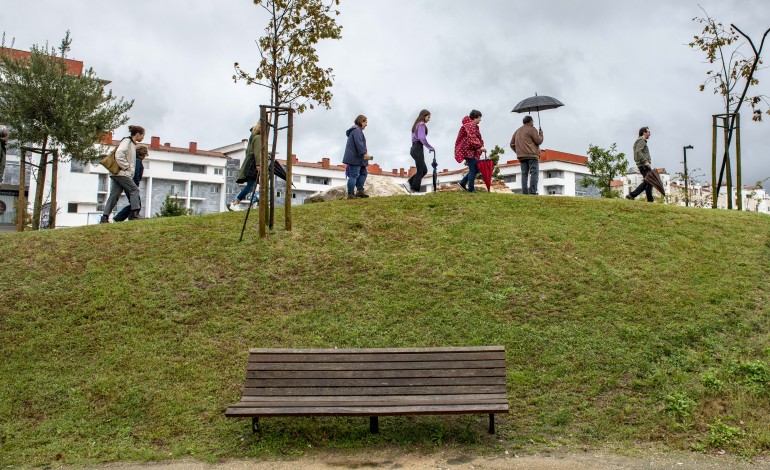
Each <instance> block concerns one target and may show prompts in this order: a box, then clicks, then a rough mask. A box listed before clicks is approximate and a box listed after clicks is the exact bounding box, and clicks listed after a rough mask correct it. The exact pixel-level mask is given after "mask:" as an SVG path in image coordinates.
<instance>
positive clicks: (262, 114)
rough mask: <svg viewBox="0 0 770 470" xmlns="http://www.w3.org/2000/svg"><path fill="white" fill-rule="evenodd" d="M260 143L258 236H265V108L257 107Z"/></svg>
mask: <svg viewBox="0 0 770 470" xmlns="http://www.w3.org/2000/svg"><path fill="white" fill-rule="evenodd" d="M259 126H260V129H261V133H260V145H259V238H265V237H267V231H266V230H265V223H266V222H267V138H268V129H269V127H268V125H267V109H266V107H265V106H264V105H262V106H260V107H259Z"/></svg>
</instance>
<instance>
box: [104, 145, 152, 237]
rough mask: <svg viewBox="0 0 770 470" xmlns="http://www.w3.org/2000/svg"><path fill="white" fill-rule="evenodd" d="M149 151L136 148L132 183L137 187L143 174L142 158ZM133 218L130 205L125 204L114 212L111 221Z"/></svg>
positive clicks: (140, 200)
mask: <svg viewBox="0 0 770 470" xmlns="http://www.w3.org/2000/svg"><path fill="white" fill-rule="evenodd" d="M149 153H150V152H149V151H148V150H147V147H138V148H137V149H136V169H134V184H136V186H137V187H139V183H141V182H142V176H144V163H143V162H142V160H144V159H145V158H147V155H148V154H149ZM125 194H126V198H128V192H126V193H125ZM141 205H142V198H141V196H140V197H139V206H140V207H141ZM126 219H128V220H133V217H131V205H130V204H129V205H127V206H126V207H124V208H123V209H121V210H120V211H118V213H117V214H115V217H113V219H112V220H113V221H115V222H123V221H124V220H126Z"/></svg>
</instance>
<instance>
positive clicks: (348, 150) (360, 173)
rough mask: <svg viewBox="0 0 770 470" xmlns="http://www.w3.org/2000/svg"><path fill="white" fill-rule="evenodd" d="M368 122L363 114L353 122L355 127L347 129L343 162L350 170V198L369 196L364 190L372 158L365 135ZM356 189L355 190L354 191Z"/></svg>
mask: <svg viewBox="0 0 770 470" xmlns="http://www.w3.org/2000/svg"><path fill="white" fill-rule="evenodd" d="M368 124H369V122H368V119H367V118H366V116H364V115H363V114H362V115H359V116H358V117H357V118H356V120H355V121H354V122H353V127H351V128H350V129H348V130H347V131H345V135H346V136H347V138H348V142H347V144H346V145H345V156H344V157H343V158H342V163H344V164H346V165H347V166H348V168H347V169H348V170H349V174H348V199H356V198H367V197H369V195H368V194H366V193H365V192H364V183H365V182H366V176H367V175H368V174H369V172H368V171H366V166H367V165H368V164H369V160H371V159H372V157H371V156H369V152H368V150H367V149H366V137H365V136H364V129H366V126H367V125H368ZM354 190H355V192H353V191H354Z"/></svg>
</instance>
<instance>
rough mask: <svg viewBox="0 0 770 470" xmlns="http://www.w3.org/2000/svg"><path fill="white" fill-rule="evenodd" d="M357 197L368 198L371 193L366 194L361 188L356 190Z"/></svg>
mask: <svg viewBox="0 0 770 470" xmlns="http://www.w3.org/2000/svg"><path fill="white" fill-rule="evenodd" d="M356 197H360V198H367V197H369V195H368V194H366V193H365V192H364V190H363V189H359V190H358V191H356Z"/></svg>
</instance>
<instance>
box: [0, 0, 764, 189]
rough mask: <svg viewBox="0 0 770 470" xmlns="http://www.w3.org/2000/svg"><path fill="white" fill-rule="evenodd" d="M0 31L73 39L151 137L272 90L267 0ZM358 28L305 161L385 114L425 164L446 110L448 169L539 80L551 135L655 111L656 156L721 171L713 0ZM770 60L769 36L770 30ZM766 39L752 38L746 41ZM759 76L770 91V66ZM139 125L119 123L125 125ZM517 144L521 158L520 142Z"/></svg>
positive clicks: (619, 136) (33, 17)
mask: <svg viewBox="0 0 770 470" xmlns="http://www.w3.org/2000/svg"><path fill="white" fill-rule="evenodd" d="M1 5H2V7H1V8H2V14H1V15H0V30H2V31H5V33H6V35H7V36H8V38H15V47H16V48H17V49H24V50H28V49H29V48H30V46H31V45H32V44H44V43H45V42H46V41H48V42H50V43H51V44H58V43H59V42H60V41H61V38H62V37H63V36H64V34H65V32H66V31H67V30H70V31H71V33H72V37H73V39H74V42H73V45H72V52H71V55H70V57H71V58H74V59H77V60H81V61H83V62H84V63H85V65H86V67H93V69H94V70H95V71H96V73H97V75H98V76H99V77H100V78H104V79H107V80H111V81H112V83H111V85H110V86H111V87H112V90H113V92H114V93H115V94H116V95H117V96H123V97H126V98H127V99H133V100H135V102H134V107H133V109H132V110H131V111H130V113H129V114H130V117H131V123H134V124H140V125H143V126H144V127H145V128H146V129H147V134H148V139H147V140H148V141H149V136H159V137H160V138H161V141H162V142H170V143H171V144H172V145H176V146H186V145H187V144H188V142H190V141H196V142H198V147H199V148H202V149H212V148H215V147H220V146H224V145H227V144H230V143H234V142H238V141H240V140H241V139H244V138H246V137H247V132H248V129H249V127H250V126H251V125H252V124H253V123H254V122H255V121H256V119H257V118H258V116H259V108H258V106H259V105H260V104H265V103H266V102H267V100H268V95H267V94H266V92H264V91H263V89H262V88H260V87H256V86H246V85H245V84H243V83H242V82H239V83H234V82H233V80H232V75H233V63H234V62H239V63H240V64H241V65H242V66H244V67H245V68H246V69H253V67H254V66H256V64H257V57H258V55H257V49H256V45H255V40H256V39H257V38H258V37H259V36H260V35H261V34H262V33H263V30H264V27H265V26H266V24H267V19H266V17H265V16H264V13H263V11H262V9H261V8H259V7H257V6H255V5H253V4H252V2H251V1H250V0H218V1H211V0H185V1H181V0H162V1H158V0H133V1H131V2H125V1H117V0H100V1H95V0H93V1H87V0H79V1H74V2H63V1H61V0H2V4H1ZM700 5H702V6H703V7H704V8H705V9H706V10H707V11H708V12H709V13H710V14H711V16H713V17H715V18H717V19H718V20H720V21H723V22H725V23H735V24H736V25H738V26H739V27H740V28H741V29H743V30H744V31H745V32H746V33H747V34H749V35H751V36H752V37H753V38H755V40H758V39H759V38H760V37H761V34H762V33H763V32H764V31H765V30H766V29H767V28H768V27H770V2H768V1H767V0H702V1H701V2H700ZM339 9H340V10H341V15H340V16H339V17H338V21H339V22H340V24H341V25H342V26H343V32H342V35H343V38H342V39H341V40H339V41H327V42H325V43H321V44H320V46H319V52H320V64H321V65H322V66H323V67H332V68H333V69H334V75H335V81H334V86H333V88H332V92H333V93H334V99H333V100H332V107H331V109H330V110H325V109H316V110H313V111H308V112H306V113H304V114H302V115H300V116H298V118H297V124H296V131H295V143H294V151H295V153H296V154H297V155H298V157H299V158H300V160H303V161H319V160H320V159H321V158H322V157H330V158H331V159H332V162H334V163H340V162H341V160H342V153H343V148H344V144H345V135H344V131H345V130H346V129H347V128H348V127H350V125H351V124H352V121H353V119H354V118H355V117H356V116H357V115H358V114H365V115H367V116H368V117H369V127H368V128H367V130H366V135H367V141H368V145H369V150H370V153H371V154H372V155H375V157H376V160H375V161H376V162H377V163H379V164H381V166H383V167H384V168H385V169H392V168H399V167H408V166H409V165H411V164H412V163H413V161H412V159H411V158H410V157H409V148H410V140H409V135H410V128H411V125H412V123H413V121H414V119H415V118H416V116H417V114H418V113H419V111H420V109H422V108H427V109H429V110H430V111H431V112H432V118H433V119H432V121H431V123H430V125H429V128H430V133H429V135H428V140H429V141H430V142H431V143H432V144H433V145H434V146H435V147H436V149H437V154H438V160H439V169H444V168H449V169H456V168H459V165H458V164H457V163H455V161H454V158H453V146H454V140H455V137H456V135H457V130H458V128H459V125H460V121H461V119H462V117H463V116H465V115H466V114H468V112H469V111H470V110H471V109H474V108H475V109H479V110H480V111H481V112H482V113H483V115H484V116H483V120H482V123H481V133H482V136H483V138H484V140H485V143H486V146H487V148H490V149H491V148H492V147H494V146H495V145H500V146H501V147H504V148H506V149H508V143H509V141H510V138H511V135H512V133H513V131H514V130H515V129H516V128H517V127H518V126H520V125H521V119H522V117H523V116H522V115H519V114H512V113H511V112H510V111H511V109H512V108H513V106H514V105H515V104H516V103H517V102H518V101H520V100H522V99H524V98H526V97H528V96H531V95H534V94H535V93H536V92H537V93H538V94H542V95H549V96H553V97H555V98H558V99H559V100H560V101H562V102H563V103H564V104H565V106H564V107H563V108H560V109H556V110H551V111H545V112H542V113H541V120H542V127H543V130H544V133H545V142H544V144H543V148H548V149H553V150H559V151H563V152H570V153H575V154H579V155H586V152H587V149H588V146H589V144H594V145H598V146H600V147H609V146H610V145H611V144H612V143H614V142H617V144H618V149H619V150H620V151H622V152H625V153H626V155H627V156H628V158H629V160H630V161H632V156H631V153H632V144H633V142H634V140H635V139H636V137H637V132H638V129H639V127H641V126H643V125H647V126H650V127H651V130H652V137H651V139H650V142H649V145H650V151H651V154H652V160H653V164H654V166H657V167H665V168H666V169H667V170H668V171H669V173H672V174H673V173H676V172H678V171H682V165H681V162H682V153H683V151H682V148H683V146H685V145H693V146H694V147H695V149H694V150H690V151H688V165H689V167H690V169H691V170H694V169H695V168H700V169H701V170H700V173H701V174H703V175H704V177H703V178H701V179H703V180H704V181H705V180H709V179H710V172H711V170H710V168H711V166H710V165H711V163H710V162H711V160H710V159H711V115H712V114H715V113H719V112H722V100H721V98H720V97H719V96H716V95H713V94H712V93H711V92H710V91H707V92H699V91H698V86H699V85H700V83H701V82H702V81H703V79H704V78H705V77H706V75H705V73H706V71H707V70H708V64H706V63H704V62H705V61H704V57H703V54H702V53H700V52H696V51H692V50H690V49H689V48H688V47H687V45H686V44H687V43H688V42H689V41H690V40H691V39H692V37H693V35H694V34H697V33H699V32H700V29H701V28H700V27H699V25H697V24H695V23H694V22H693V21H692V18H693V17H695V16H702V15H701V14H702V12H701V11H700V9H699V7H698V3H697V2H693V1H680V0H677V1H676V2H673V1H670V0H648V1H646V2H621V1H610V0H583V1H575V0H543V1H539V2H535V1H530V2H523V1H514V0H342V2H341V4H340V6H339ZM765 49H766V52H765V54H764V55H765V57H766V60H765V62H766V63H770V61H768V60H767V58H768V57H770V44H768V45H766V47H765ZM746 53H750V49H748V46H747V49H746ZM757 78H759V80H760V85H759V86H758V87H757V88H756V89H755V91H756V92H761V93H764V94H766V95H770V70H768V69H764V70H760V71H758V74H757ZM749 117H750V116H749V113H748V109H746V110H745V112H744V113H743V118H744V123H743V129H742V142H741V144H742V152H743V173H744V179H743V182H744V184H753V183H754V182H756V181H757V180H759V179H763V178H767V177H770V116H767V115H765V119H766V122H764V123H752V122H750V120H749ZM124 133H126V128H125V127H124V128H121V129H119V130H118V135H121V134H124ZM510 154H511V151H510V149H508V150H507V152H506V154H505V155H504V156H503V159H504V160H508V159H513V158H514V157H513V156H512V155H510Z"/></svg>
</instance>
